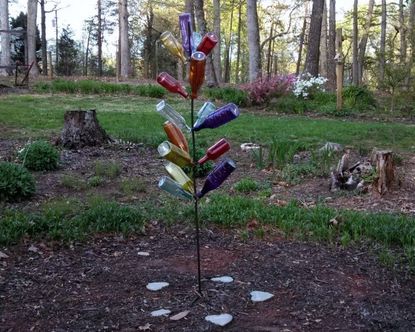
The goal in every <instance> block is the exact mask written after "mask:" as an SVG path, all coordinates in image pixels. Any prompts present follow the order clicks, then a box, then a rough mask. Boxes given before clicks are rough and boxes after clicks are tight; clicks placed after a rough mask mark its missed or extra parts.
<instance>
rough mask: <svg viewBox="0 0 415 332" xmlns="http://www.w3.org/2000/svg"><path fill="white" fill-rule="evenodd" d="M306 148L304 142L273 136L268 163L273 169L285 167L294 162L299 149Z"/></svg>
mask: <svg viewBox="0 0 415 332" xmlns="http://www.w3.org/2000/svg"><path fill="white" fill-rule="evenodd" d="M305 148H306V147H305V145H304V144H301V143H298V142H292V141H282V140H277V139H276V138H273V140H272V142H271V143H270V144H269V147H268V165H269V167H272V168H273V169H283V168H284V166H285V165H287V164H288V163H291V162H292V160H293V157H294V155H295V154H296V153H297V152H298V151H302V150H305Z"/></svg>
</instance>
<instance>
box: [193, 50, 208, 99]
mask: <svg viewBox="0 0 415 332" xmlns="http://www.w3.org/2000/svg"><path fill="white" fill-rule="evenodd" d="M205 65H206V55H205V54H204V53H203V52H194V53H193V54H192V56H191V58H190V73H189V83H190V87H191V89H192V98H193V99H195V98H197V93H198V91H199V89H200V87H201V86H202V84H203V81H204V80H205Z"/></svg>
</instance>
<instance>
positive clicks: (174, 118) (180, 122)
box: [156, 100, 191, 132]
mask: <svg viewBox="0 0 415 332" xmlns="http://www.w3.org/2000/svg"><path fill="white" fill-rule="evenodd" d="M156 111H157V112H158V113H159V114H160V115H161V116H163V117H164V118H166V119H167V120H169V121H170V122H171V123H174V124H175V125H176V126H177V127H179V128H180V129H182V130H187V131H189V132H190V131H191V128H190V127H189V126H188V125H187V124H186V120H185V119H184V117H182V116H181V114H180V113H178V112H176V111H175V110H174V109H173V107H171V106H170V105H169V104H167V103H166V102H165V101H164V100H162V101H161V102H159V103H158V104H157V106H156Z"/></svg>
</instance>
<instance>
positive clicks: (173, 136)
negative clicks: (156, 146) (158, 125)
mask: <svg viewBox="0 0 415 332" xmlns="http://www.w3.org/2000/svg"><path fill="white" fill-rule="evenodd" d="M163 128H164V131H165V132H166V135H167V137H168V138H169V141H170V142H172V143H173V144H174V145H177V146H178V147H179V148H180V149H182V150H184V151H186V152H189V144H188V143H187V140H186V137H184V135H183V133H182V131H181V130H180V128H179V127H177V126H176V125H175V124H174V123H171V122H170V121H166V122H164V124H163Z"/></svg>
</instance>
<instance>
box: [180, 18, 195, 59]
mask: <svg viewBox="0 0 415 332" xmlns="http://www.w3.org/2000/svg"><path fill="white" fill-rule="evenodd" d="M179 25H180V33H181V35H182V45H183V48H184V51H185V53H186V54H187V57H190V56H191V55H192V51H193V45H192V44H193V39H192V33H193V31H192V23H191V17H190V14H189V13H183V14H180V15H179ZM189 27H190V31H189ZM189 34H190V35H189ZM189 43H190V45H189Z"/></svg>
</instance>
